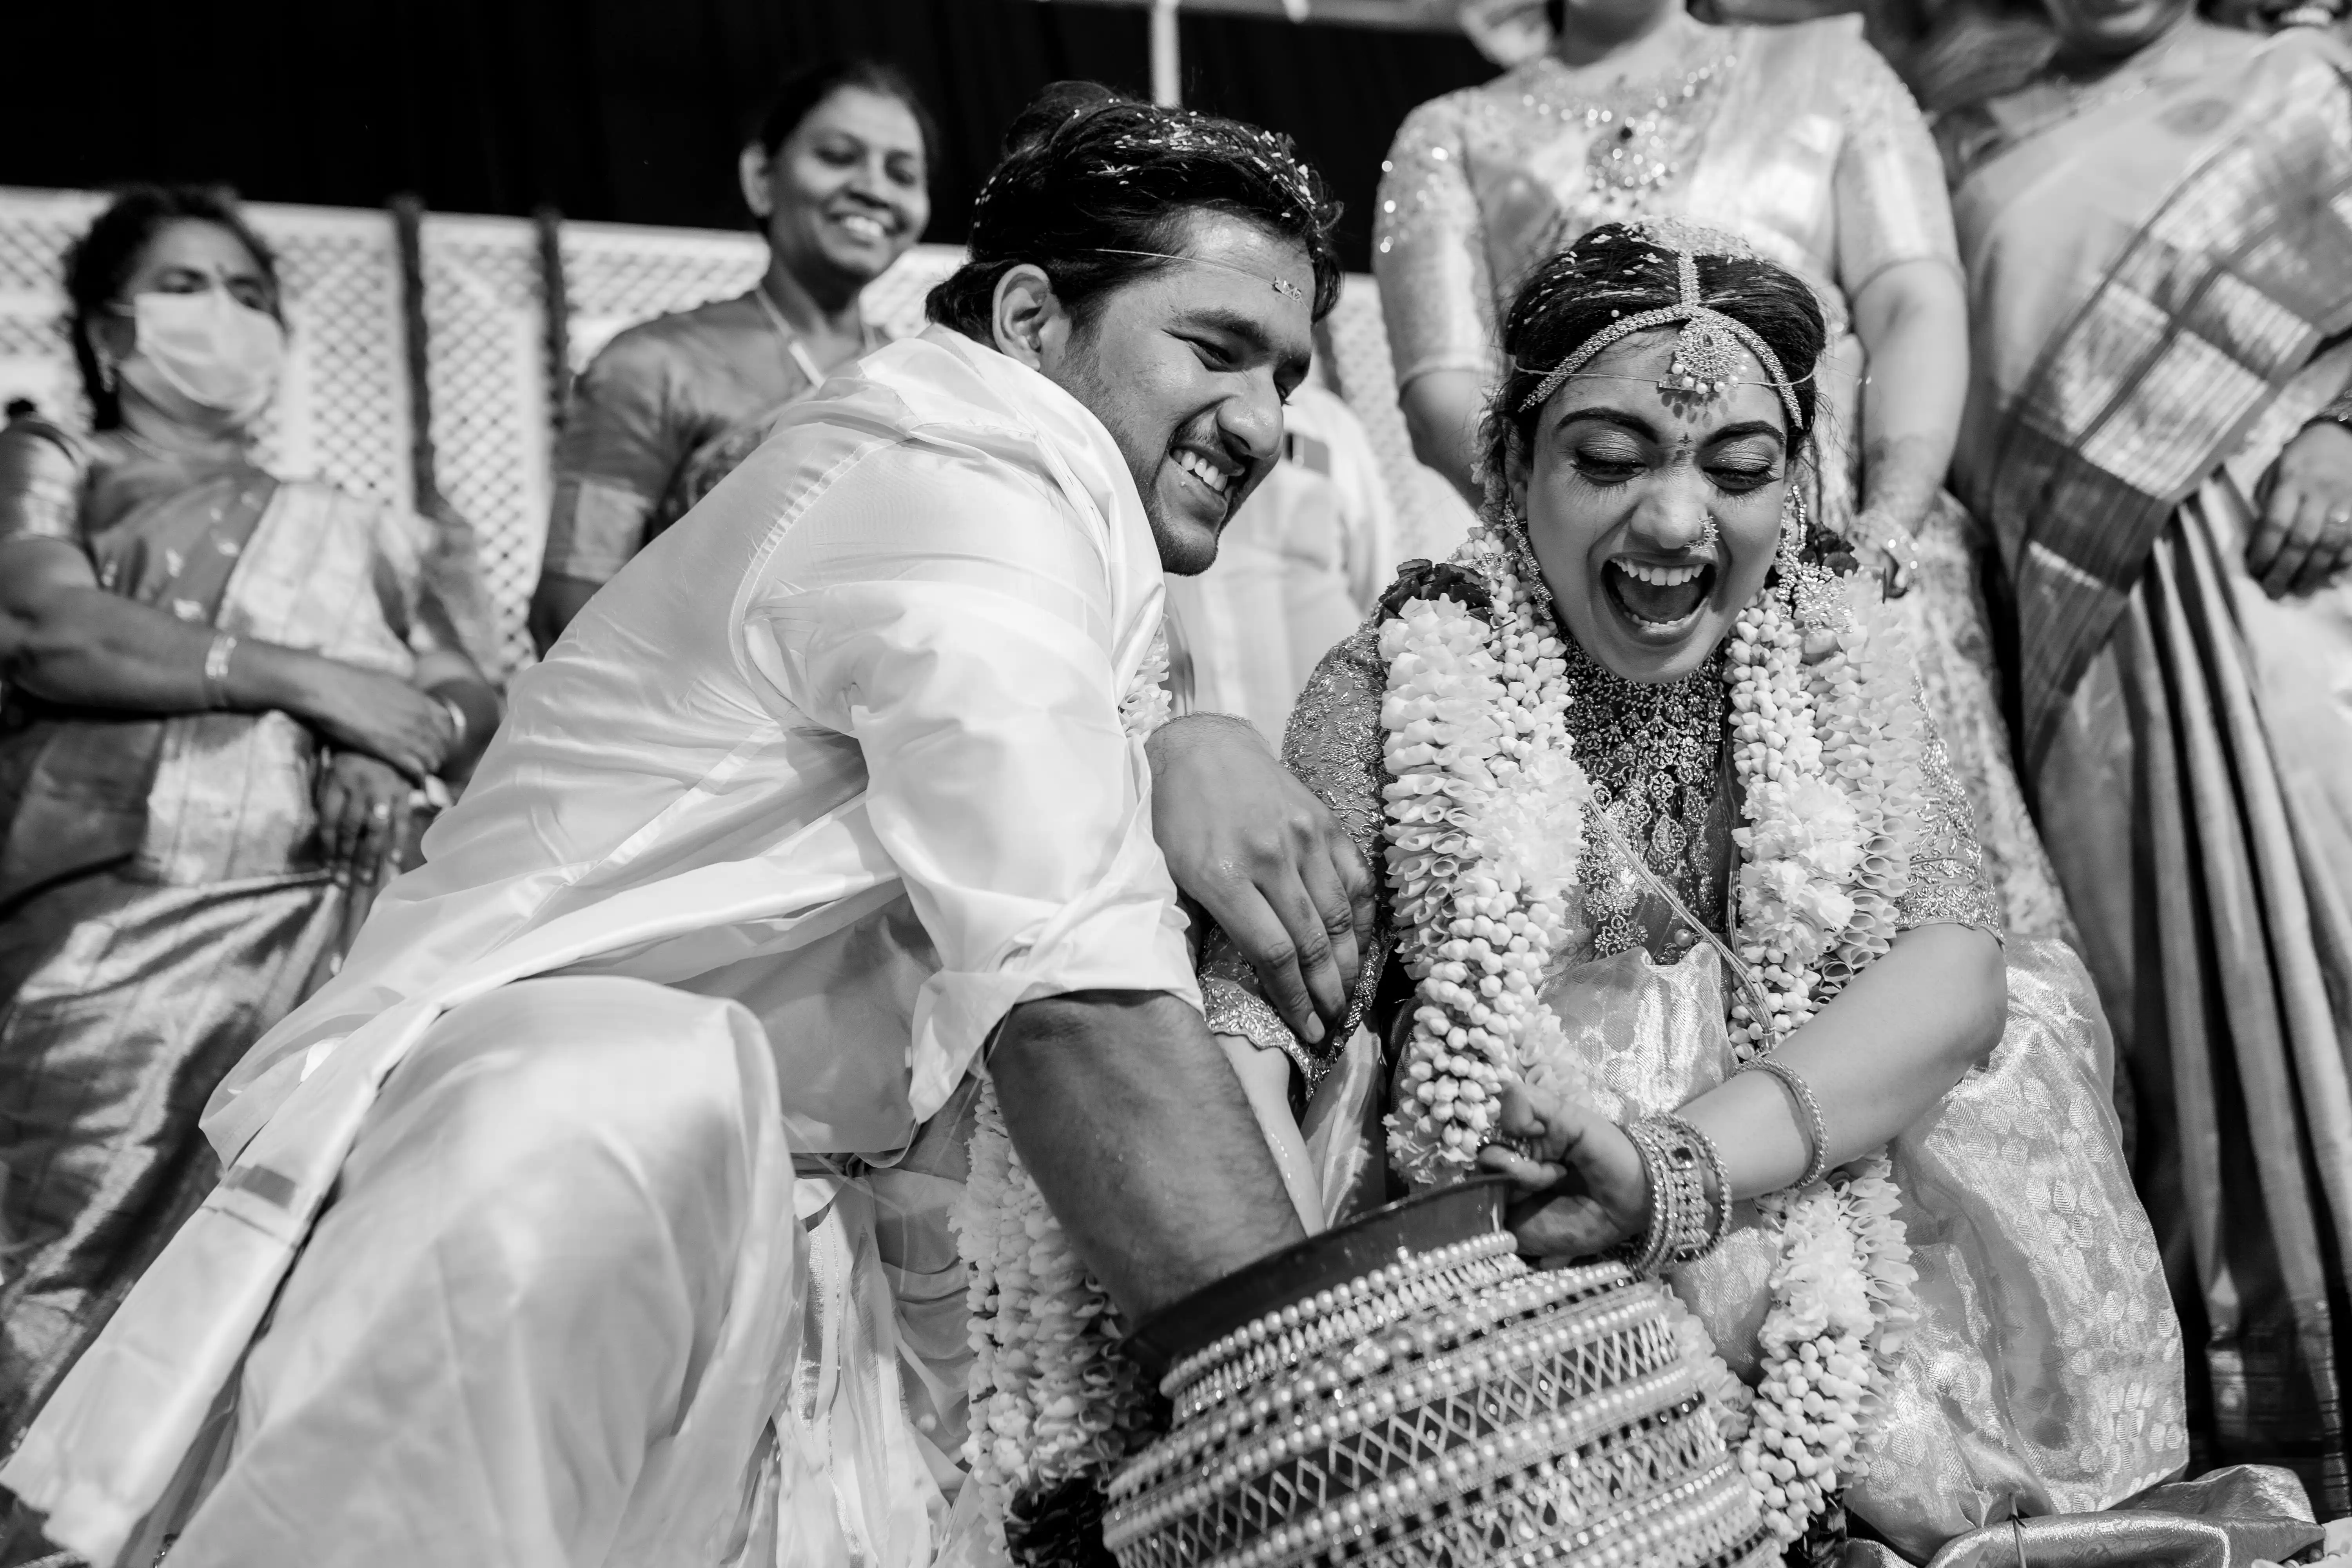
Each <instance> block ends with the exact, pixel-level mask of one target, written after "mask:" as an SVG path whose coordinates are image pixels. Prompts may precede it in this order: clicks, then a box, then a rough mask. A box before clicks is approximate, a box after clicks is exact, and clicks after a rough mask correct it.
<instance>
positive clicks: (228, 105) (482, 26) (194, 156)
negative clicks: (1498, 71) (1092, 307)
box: [0, 0, 1493, 269]
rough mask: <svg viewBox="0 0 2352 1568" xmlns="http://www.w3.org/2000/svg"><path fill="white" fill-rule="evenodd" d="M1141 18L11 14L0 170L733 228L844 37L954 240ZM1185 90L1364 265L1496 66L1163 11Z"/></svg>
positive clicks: (1409, 36) (711, 7) (612, 7)
mask: <svg viewBox="0 0 2352 1568" xmlns="http://www.w3.org/2000/svg"><path fill="white" fill-rule="evenodd" d="M1147 28H1148V18H1147V16H1146V14H1145V13H1144V12H1143V11H1142V10H1141V9H1140V8H1130V7H1118V6H1099V5H1039V4H1037V3H1036V0H331V3H330V4H324V5H322V4H320V0H234V3H230V0H82V3H80V4H74V5H48V4H29V5H23V6H20V7H17V8H16V14H13V15H12V16H10V17H9V20H8V22H7V24H6V26H5V36H6V37H8V39H9V45H8V48H7V51H6V52H7V54H8V55H9V56H10V57H11V58H10V59H9V68H8V71H7V77H8V91H7V92H6V93H5V95H0V106H5V108H0V113H5V120H0V184H23V185H58V186H104V185H109V184H118V183H121V182H123V181H128V180H136V179H175V180H177V179H187V180H218V181H224V182H226V183H227V184H231V185H234V186H235V187H236V189H237V190H238V191H239V192H240V193H242V194H243V195H246V196H247V197H248V198H249V199H253V200H267V201H285V202H313V203H319V204H322V205H339V206H376V205H382V204H383V202H384V201H385V200H387V199H388V198H389V197H390V196H392V195H394V194H395V193H400V192H414V193H415V194H416V195H419V196H421V197H422V198H423V199H424V201H425V204H426V205H428V206H431V207H434V208H437V209H439V210H441V211H444V212H483V213H513V214H523V213H528V212H530V211H532V210H533V209H534V208H536V207H538V206H540V205H554V206H555V207H557V208H559V209H561V210H562V212H563V213H564V214H565V215H566V216H570V217H575V218H592V219H606V220H612V221H617V222H624V223H649V224H678V225H690V226H703V227H728V226H734V225H737V224H739V223H741V222H743V221H744V219H743V216H742V208H741V205H740V200H739V198H738V197H737V195H736V193H735V179H734V153H735V149H736V146H737V145H738V142H739V139H740V135H741V132H742V131H743V129H744V127H745V125H746V124H747V122H748V121H749V120H750V119H751V116H752V115H753V114H754V113H755V111H756V110H757V108H758V106H759V104H760V102H761V100H762V99H763V97H764V96H765V94H766V92H767V91H768V89H769V88H770V87H771V86H772V83H773V82H774V81H775V80H776V79H778V78H779V77H780V76H782V74H784V73H785V72H787V71H789V70H791V69H792V68H793V67H794V66H795V65H796V64H797V63H800V62H803V61H806V60H810V59H813V58H818V57H820V56H824V55H827V54H832V53H841V52H855V53H866V54H875V55H881V56H885V57H888V58H894V59H896V60H898V62H899V63H900V64H901V65H903V66H904V67H906V68H907V69H908V73H909V74H910V75H911V76H912V77H913V78H914V79H915V81H916V83H917V85H918V86H919V88H920V89H921V90H922V92H923V93H924V95H925V96H926V98H927V99H928V100H929V103H930V106H931V109H932V110H933V112H934V113H935V114H937V115H938V117H939V120H940V125H941V128H942V132H943V138H942V139H943V142H944V143H945V145H944V147H943V148H942V155H941V157H940V167H939V168H938V170H937V171H936V172H935V174H934V176H933V182H932V198H933V212H934V216H933V218H932V222H931V227H930V231H929V234H928V235H927V236H926V237H927V238H929V239H932V240H937V241H946V242H952V241H955V240H959V239H961V237H962V236H963V228H964V222H965V215H966V212H967V210H968V208H969V206H970V204H971V195H972V193H973V191H974V190H975V189H976V188H977V186H978V184H979V182H980V179H981V177H982V175H983V174H985V173H986V172H987V170H988V168H989V165H990V164H991V163H992V162H993V161H994V158H995V153H996V148H997V143H998V139H999V137H1000V136H1001V135H1002V134H1003V128H1004V126H1005V124H1006V123H1007V122H1008V121H1010V120H1011V119H1012V117H1013V113H1014V111H1015V110H1018V109H1019V107H1020V106H1021V105H1022V104H1023V103H1024V101H1026V100H1027V99H1028V97H1029V96H1030V95H1031V94H1032V93H1034V91H1035V90H1036V89H1038V88H1039V87H1040V86H1042V85H1044V84H1045V82H1048V81H1052V80H1054V79H1057V78H1063V77H1092V78H1096V79H1100V80H1104V81H1108V82H1111V83H1114V84H1116V85H1118V86H1121V87H1126V88H1129V89H1134V90H1137V91H1141V90H1143V89H1146V88H1147V87H1148V85H1149V81H1150V64H1149V44H1148V40H1147ZM1182 52H1183V67H1184V84H1185V92H1186V99H1187V101H1188V102H1189V103H1191V104H1192V105H1193V106H1194V107H1196V108H1202V109H1210V110H1218V111H1220V112H1223V113H1229V114H1234V115H1239V116H1241V117H1243V118H1244V119H1248V120H1253V121H1257V122H1258V123H1260V124H1263V125H1266V126H1270V127H1273V128H1275V129H1277V130H1281V131H1286V132H1289V133H1290V134H1291V135H1292V136H1294V137H1296V138H1297V141H1298V142H1299V145H1300V147H1301V149H1302V150H1303V151H1304V152H1305V153H1307V156H1308V157H1309V158H1311V159H1313V160H1314V161H1315V162H1316V163H1318V164H1319V165H1321V167H1322V169H1323V171H1324V173H1325V174H1326V175H1327V176H1328V178H1329V179H1330V181H1331V182H1332V184H1333V186H1334V188H1335V189H1336V190H1337V192H1338V193H1339V195H1340V196H1341V198H1342V199H1343V200H1344V201H1345V202H1346V203H1347V205H1348V209H1349V210H1348V216H1347V218H1346V220H1345V223H1344V232H1343V241H1344V246H1345V250H1346V255H1347V260H1348V265H1349V267H1351V268H1359V269H1360V268H1363V267H1364V266H1365V265H1366V254H1367V248H1368V244H1369V238H1368V236H1369V229H1370V214H1371V209H1372V192H1373V188H1374V186H1375V184H1376V183H1377V182H1378V179H1379V173H1380V160H1381V154H1382V153H1384V152H1385V151H1386V149H1387V146H1388V142H1389V138H1390V136H1391V134H1392V133H1393V132H1394V131H1395V130H1396V126H1397V122H1398V121H1400V120H1402V118H1403V117H1404V114H1405V112H1406V111H1407V110H1410V109H1411V108H1412V106H1413V105H1414V104H1416V103H1418V102H1420V101H1421V100H1423V99H1425V98H1429V97H1432V96H1433V95H1435V94H1437V93H1440V92H1444V91H1446V90H1448V89H1452V88H1455V87H1459V86H1463V85H1465V84H1466V83H1469V82H1474V81H1478V80H1482V79H1485V78H1486V77H1487V76H1489V75H1491V74H1493V72H1492V68H1491V67H1489V66H1488V65H1486V62H1485V61H1483V60H1482V59H1480V58H1478V56H1477V54H1476V53H1475V51H1474V50H1472V49H1471V47H1469V45H1468V44H1467V43H1466V42H1465V41H1464V40H1462V39H1460V38H1458V37H1451V36H1447V35H1439V34H1430V33H1408V32H1390V31H1385V30H1376V29H1366V28H1348V27H1335V26H1318V25H1314V24H1309V25H1306V26H1294V25H1291V24H1289V23H1286V22H1282V21H1275V20H1258V19H1256V18H1251V17H1235V16H1198V15H1195V16H1185V17H1184V18H1183V21H1182Z"/></svg>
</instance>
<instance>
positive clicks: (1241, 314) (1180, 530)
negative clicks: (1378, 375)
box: [1039, 208, 1315, 575]
mask: <svg viewBox="0 0 2352 1568" xmlns="http://www.w3.org/2000/svg"><path fill="white" fill-rule="evenodd" d="M1167 249H1168V250H1169V251H1170V253H1171V254H1172V255H1175V256H1178V257H1181V258H1185V259H1180V260H1177V261H1173V262H1170V263H1167V264H1165V265H1162V266H1160V267H1158V268H1155V269H1154V270H1151V271H1149V272H1147V273H1145V274H1144V275H1143V276H1142V277H1140V278H1138V279H1136V280H1134V281H1133V282H1131V283H1127V284H1123V285H1121V286H1120V287H1118V288H1117V289H1113V290H1111V291H1110V292H1109V293H1108V295H1107V296H1105V297H1103V298H1101V299H1098V300H1094V301H1092V302H1091V309H1089V310H1087V312H1086V314H1085V316H1084V317H1083V319H1081V320H1079V321H1076V323H1075V324H1074V325H1073V326H1072V328H1071V329H1070V330H1069V331H1068V332H1067V333H1066V335H1065V336H1062V337H1060V338H1059V339H1058V341H1057V342H1055V343H1054V345H1053V346H1052V347H1051V348H1049V350H1048V351H1047V352H1046V353H1045V354H1044V355H1043V356H1042V362H1041V363H1040V364H1039V368H1040V369H1041V370H1043V371H1044V372H1045V374H1047V375H1049V376H1051V377H1052V378H1053V379H1054V380H1055V382H1057V383H1059V384H1061V385H1062V387H1063V388H1064V389H1066V391H1068V392H1069V393H1070V394H1071V395H1074V396H1076V398H1077V399H1078V400H1079V401H1080V402H1082V403H1084V404H1085V405H1087V407H1088V408H1089V409H1091V410H1092V411H1093V413H1094V415H1095V417H1097V419H1100V420H1101V421H1102V422H1103V426H1104V427H1105V428H1106V429H1108V431H1109V432H1110V434H1111V437H1112V438H1113V439H1114V440H1116V441H1117V442H1118V447H1119V451H1120V453H1121V455H1123V456H1124V457H1125V458H1127V466H1128V471H1129V473H1131V474H1132V475H1134V477H1135V488H1136V489H1138V490H1139V491H1140V492H1141V493H1142V497H1143V510H1144V514H1145V515H1146V516H1147V517H1148V518H1149V519H1150V522H1151V532H1152V536H1153V538H1154V539H1156V540H1157V541H1158V542H1159V545H1160V564H1161V565H1163V566H1164V567H1166V568H1167V569H1168V570H1169V571H1171V572H1174V573H1177V574H1181V575H1191V574H1193V573H1197V572H1202V571H1206V570H1207V569H1208V566H1209V563H1211V562H1212V561H1213V560H1215V559H1216V555H1217V538H1218V535H1219V534H1220V533H1222V532H1223V530H1224V526H1225V524H1226V522H1227V521H1229V520H1231V518H1232V517H1233V514H1234V510H1235V509H1236V508H1238V507H1239V506H1240V505H1241V503H1242V500H1243V499H1244V497H1246V496H1247V495H1248V494H1249V492H1250V491H1251V490H1253V489H1255V488H1256V487H1257V484H1258V481H1259V480H1261V479H1265V476H1266V474H1267V473H1268V472H1269V471H1270V470H1271V469H1272V468H1273V467H1274V463H1275V459H1276V458H1277V457H1278V456H1279V455H1280V453H1281V451H1282V419H1283V403H1284V400H1285V399H1286V398H1287V397H1288V396H1289V395H1290V394H1291V391H1292V389H1293V388H1295V387H1297V384H1299V383H1300V382H1301V381H1303V380H1305V379H1306V376H1307V363H1308V360H1309V358H1310V357H1311V356H1312V354H1313V353H1314V347H1315V344H1314V335H1313V334H1314V321H1313V316H1312V313H1311V311H1310V310H1309V307H1308V299H1309V298H1310V297H1311V296H1312V294H1313V292H1314V288H1315V273H1314V268H1313V267H1312V265H1311V264H1310V263H1309V261H1308V259H1307V249H1306V247H1304V246H1302V245H1299V244H1298V243H1297V242H1296V241H1294V240H1289V239H1286V238H1284V237H1281V236H1279V235H1276V234H1275V233H1273V232H1272V231H1271V230H1268V229H1266V228H1264V227H1262V226H1259V225H1257V224H1255V223H1254V222H1252V221H1250V220H1249V219H1247V218H1243V217H1237V216H1234V215H1232V214H1230V213H1225V212H1220V211H1216V210H1214V209H1209V208H1202V209H1199V210H1196V211H1195V212H1193V213H1192V215H1191V216H1189V217H1188V218H1187V219H1186V220H1185V222H1184V225H1183V226H1182V228H1181V231H1180V238H1179V240H1178V241H1177V242H1176V243H1173V244H1171V245H1169V246H1168V247H1167ZM1276 279H1284V280H1286V281H1287V282H1289V283H1290V284H1292V285H1293V286H1294V287H1293V288H1292V289H1279V288H1276V283H1275V280H1276Z"/></svg>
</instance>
